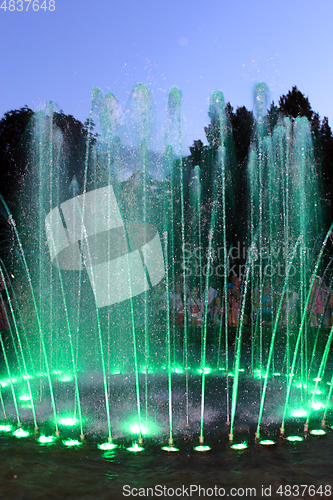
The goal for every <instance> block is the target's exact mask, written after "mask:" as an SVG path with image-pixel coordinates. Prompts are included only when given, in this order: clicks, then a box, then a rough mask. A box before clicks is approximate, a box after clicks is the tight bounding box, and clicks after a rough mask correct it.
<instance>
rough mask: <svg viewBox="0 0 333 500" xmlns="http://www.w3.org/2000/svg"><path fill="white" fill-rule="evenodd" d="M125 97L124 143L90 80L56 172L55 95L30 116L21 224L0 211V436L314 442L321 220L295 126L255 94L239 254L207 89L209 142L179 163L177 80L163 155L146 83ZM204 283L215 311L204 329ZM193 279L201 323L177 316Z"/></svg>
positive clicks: (207, 311) (111, 103)
mask: <svg viewBox="0 0 333 500" xmlns="http://www.w3.org/2000/svg"><path fill="white" fill-rule="evenodd" d="M131 102H132V114H131V120H130V127H128V128H127V129H126V134H127V135H126V134H124V130H123V129H124V125H123V124H121V123H120V121H119V112H118V103H117V100H116V98H115V97H114V96H113V95H112V94H107V95H105V96H103V95H102V94H101V92H100V91H98V90H97V89H94V91H93V98H92V105H91V111H90V116H89V120H88V136H87V142H86V154H85V164H84V165H79V166H76V167H75V175H74V176H72V177H71V178H69V172H70V171H71V172H72V173H73V168H72V169H69V167H68V161H69V160H68V157H67V156H66V154H67V149H68V145H66V144H65V142H64V138H63V136H62V134H61V132H60V131H59V130H58V129H57V128H56V127H55V126H54V123H53V114H54V112H55V110H54V106H53V104H50V105H48V106H47V107H46V109H45V110H43V111H40V112H37V113H36V114H35V115H34V117H33V122H34V138H33V146H32V149H31V158H30V159H29V162H30V168H29V174H27V176H26V185H25V187H24V192H23V193H22V207H23V211H22V218H21V220H18V221H15V220H14V219H13V217H12V216H11V214H10V213H9V211H8V212H7V215H6V217H7V218H8V221H9V223H10V225H11V228H12V231H13V235H14V238H15V256H16V262H15V272H14V273H13V276H10V275H9V274H8V273H7V270H6V268H5V267H4V265H3V263H2V265H1V269H0V272H1V278H2V282H3V286H4V293H3V298H2V301H3V302H2V304H3V307H4V308H5V310H6V311H7V320H8V325H9V329H8V332H6V334H4V333H3V334H2V336H1V347H2V356H3V362H2V374H1V382H0V383H1V393H0V396H1V405H2V412H3V422H2V425H1V427H0V431H1V432H2V433H6V432H13V433H14V435H15V436H16V437H22V438H23V437H24V436H25V435H29V434H31V432H33V430H34V432H35V433H36V438H38V439H39V442H41V443H43V444H52V443H54V442H55V441H57V440H58V441H59V440H62V442H63V443H64V444H65V445H66V446H74V447H79V446H80V445H82V443H83V442H84V441H85V440H88V441H89V440H90V441H93V442H95V443H96V442H97V443H98V445H99V448H100V449H101V450H104V451H110V450H113V449H115V448H116V447H117V446H123V447H126V448H127V450H128V451H129V452H140V451H142V450H143V449H144V447H145V446H146V445H148V446H149V443H150V442H151V443H156V442H158V443H159V445H160V446H162V450H164V451H167V452H170V453H171V452H176V451H179V447H181V442H182V440H183V437H184V436H186V437H187V439H191V442H192V443H193V447H195V450H197V451H209V450H210V449H211V448H214V443H215V442H216V439H217V436H218V439H223V440H224V441H225V442H226V443H228V442H229V443H230V446H231V447H233V448H234V449H236V450H238V451H241V450H244V449H246V448H247V447H248V446H249V445H250V443H252V445H254V444H255V443H260V444H261V445H262V446H273V445H274V444H275V443H276V442H277V439H278V438H279V437H280V439H285V438H286V442H289V441H292V440H294V441H296V442H297V441H302V440H303V439H304V436H305V435H307V433H308V432H309V431H311V432H312V433H315V432H317V433H318V432H319V431H320V432H321V433H324V434H325V433H326V432H327V430H328V429H327V424H328V422H329V421H330V415H331V414H330V412H331V410H332V404H331V395H332V388H333V385H332V384H333V372H332V361H333V360H332V350H331V341H332V336H333V329H332V328H330V324H329V325H325V326H329V328H325V329H324V328H323V326H324V325H323V321H324V312H325V307H326V306H327V307H328V304H329V303H330V302H329V287H328V286H326V285H325V283H329V280H330V278H331V276H332V271H331V269H330V264H331V260H330V261H329V258H328V248H329V245H330V237H331V230H332V226H331V227H330V228H326V232H325V231H324V223H323V214H322V213H321V207H320V203H319V200H320V186H318V176H317V174H316V171H315V166H314V160H313V149H312V140H311V130H310V125H309V123H308V121H307V120H306V119H305V118H297V119H296V120H295V122H294V123H292V122H291V120H290V119H288V118H284V119H283V120H281V121H280V122H279V123H278V125H277V126H276V127H275V128H274V130H273V131H271V132H269V131H268V129H267V120H266V117H265V112H266V110H267V107H268V89H267V86H266V85H265V84H259V85H257V87H256V88H255V91H254V102H255V113H256V129H255V132H254V134H253V138H252V143H251V146H250V151H249V154H248V166H247V173H248V200H247V199H244V213H245V214H246V217H247V221H248V234H246V235H242V238H243V240H242V241H245V242H246V243H242V246H243V248H242V252H240V246H239V245H240V244H239V243H235V242H234V241H233V240H232V239H231V236H230V234H228V213H230V207H231V203H232V186H231V183H230V169H231V168H232V167H231V166H232V160H231V157H232V148H231V147H230V137H231V136H230V127H229V123H228V117H227V116H226V114H225V103H224V97H223V94H222V92H215V93H214V94H213V96H212V98H211V104H210V115H211V117H213V119H214V120H215V123H216V124H217V125H218V133H219V145H218V147H217V148H216V150H214V151H213V150H211V149H209V148H203V150H202V151H201V159H200V162H198V164H195V165H190V164H189V163H188V162H187V160H186V159H182V129H181V93H180V92H179V91H178V89H176V88H173V89H172V90H171V92H170V95H169V100H168V107H167V116H166V127H165V151H164V154H163V155H157V154H156V153H153V152H152V150H151V148H150V138H151V121H152V120H151V117H152V113H151V95H150V93H149V91H148V89H147V88H146V87H145V86H144V85H138V86H137V87H135V89H134V91H133V94H132V96H131ZM93 123H95V124H96V125H95V127H96V128H95V129H94V133H93ZM119 134H120V135H121V134H123V136H124V137H125V138H126V137H127V141H128V142H127V144H126V143H125V142H126V141H125V142H124V143H123V142H121V141H120V139H119ZM129 144H131V145H129ZM68 179H69V180H70V181H71V182H70V183H69V182H68ZM3 204H4V203H3ZM4 210H8V209H7V208H6V206H5V204H4ZM247 211H248V213H247ZM244 245H246V248H245V246H244ZM235 250H236V251H237V252H238V254H239V253H240V254H241V255H238V260H237V261H236V260H235V259H234V253H235ZM233 259H234V260H233ZM237 266H238V269H237V273H235V274H237V275H238V276H239V277H240V278H241V280H242V288H241V300H240V302H239V309H238V310H237V315H238V317H237V318H236V320H235V318H233V321H235V323H234V324H233V322H232V321H230V317H228V316H229V313H230V314H231V313H232V314H233V310H230V291H231V290H232V286H231V285H230V283H229V282H230V280H231V277H232V274H233V273H234V271H233V269H235V267H237ZM211 286H212V288H214V287H215V288H217V290H218V292H217V293H218V296H219V298H220V304H221V307H220V309H221V310H222V313H221V314H220V319H219V321H217V322H216V323H214V322H212V319H211V299H210V298H209V297H210V295H209V294H210V290H212V288H210V287H211ZM177 287H178V290H177ZM194 287H196V288H197V290H198V296H199V298H200V297H204V299H203V300H202V301H200V303H201V305H202V310H201V315H200V319H198V317H196V319H195V320H193V317H194V316H192V315H191V310H190V308H189V307H184V308H183V310H182V313H181V314H180V315H176V314H175V307H176V303H177V300H178V299H179V300H180V301H182V302H183V303H187V301H188V300H190V298H189V295H190V292H191V291H192V290H193V288H194ZM320 289H322V291H321V290H320ZM319 294H323V297H324V299H325V300H324V299H323V301H324V302H325V303H324V304H323V308H322V309H320V310H319V309H318V310H317V309H316V304H317V303H318V296H319ZM325 294H326V295H325ZM324 295H325V296H324ZM176 297H178V299H176ZM214 299H215V297H214ZM5 303H6V304H5ZM264 304H266V305H264ZM223 311H225V312H226V311H229V313H228V314H223ZM8 422H10V423H8ZM318 426H319V427H320V429H318ZM15 429H16V430H15ZM293 433H296V436H295V437H294V438H292V437H291V436H292V434H293ZM221 436H222V438H221Z"/></svg>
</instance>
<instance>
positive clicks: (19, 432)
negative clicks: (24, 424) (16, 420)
mask: <svg viewBox="0 0 333 500" xmlns="http://www.w3.org/2000/svg"><path fill="white" fill-rule="evenodd" d="M13 436H15V437H17V438H19V439H20V438H25V437H28V436H30V432H28V431H24V430H23V429H17V430H16V431H14V432H13Z"/></svg>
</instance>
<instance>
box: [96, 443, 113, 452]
mask: <svg viewBox="0 0 333 500" xmlns="http://www.w3.org/2000/svg"><path fill="white" fill-rule="evenodd" d="M97 448H98V449H99V450H102V451H112V450H114V449H115V448H118V445H117V444H114V443H102V444H98V445H97Z"/></svg>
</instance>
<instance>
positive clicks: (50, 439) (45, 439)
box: [38, 436, 57, 444]
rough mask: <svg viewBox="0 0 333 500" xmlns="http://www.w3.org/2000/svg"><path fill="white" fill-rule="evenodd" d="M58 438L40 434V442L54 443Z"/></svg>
mask: <svg viewBox="0 0 333 500" xmlns="http://www.w3.org/2000/svg"><path fill="white" fill-rule="evenodd" d="M56 439H57V438H56V436H40V437H39V438H38V442H39V443H40V444H53V443H54V441H55V440H56Z"/></svg>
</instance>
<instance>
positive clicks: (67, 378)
mask: <svg viewBox="0 0 333 500" xmlns="http://www.w3.org/2000/svg"><path fill="white" fill-rule="evenodd" d="M73 380H74V378H73V375H64V376H63V377H61V378H59V382H73Z"/></svg>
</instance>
